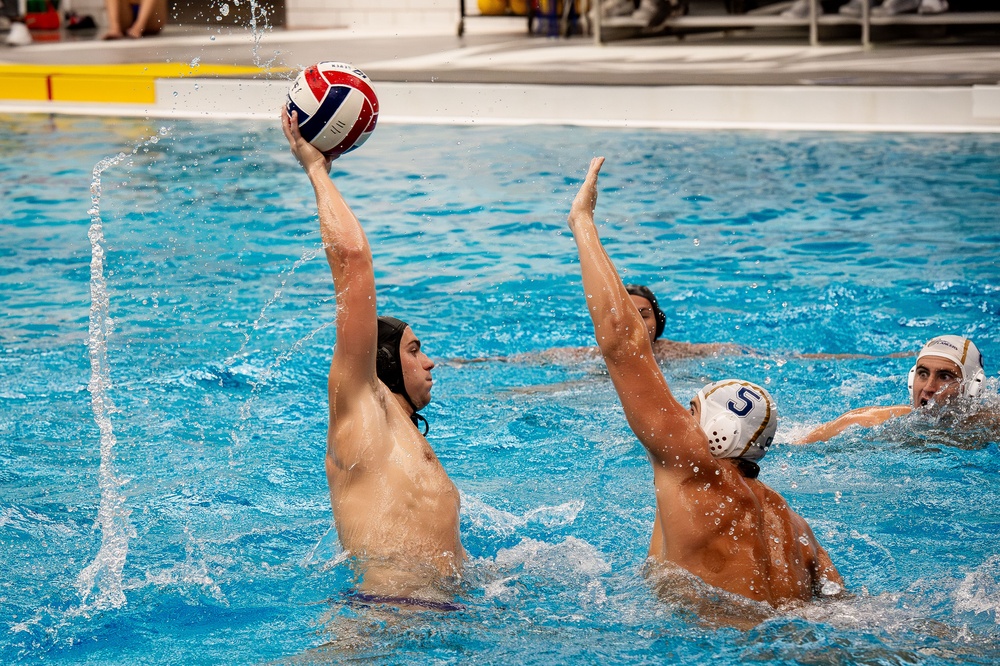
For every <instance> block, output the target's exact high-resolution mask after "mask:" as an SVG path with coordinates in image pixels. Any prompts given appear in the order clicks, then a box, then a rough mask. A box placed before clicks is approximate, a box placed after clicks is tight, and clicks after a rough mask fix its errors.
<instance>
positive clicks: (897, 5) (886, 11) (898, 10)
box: [872, 0, 920, 16]
mask: <svg viewBox="0 0 1000 666" xmlns="http://www.w3.org/2000/svg"><path fill="white" fill-rule="evenodd" d="M919 6H920V0H885V2H883V3H882V4H881V5H880V6H878V7H876V8H875V9H873V10H872V16H895V15H896V14H909V13H910V12H915V11H917V8H918V7H919Z"/></svg>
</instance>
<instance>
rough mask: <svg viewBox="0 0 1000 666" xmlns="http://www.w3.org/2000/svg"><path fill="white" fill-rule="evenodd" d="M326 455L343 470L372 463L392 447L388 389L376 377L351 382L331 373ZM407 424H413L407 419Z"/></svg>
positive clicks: (349, 378) (348, 378)
mask: <svg viewBox="0 0 1000 666" xmlns="http://www.w3.org/2000/svg"><path fill="white" fill-rule="evenodd" d="M329 392H330V398H329V399H330V422H329V429H328V432H327V457H328V458H330V459H331V462H333V463H334V464H336V466H337V467H339V468H341V469H353V468H356V467H357V466H358V465H363V464H366V463H373V462H375V461H376V460H378V459H379V458H381V457H383V456H384V455H385V453H386V452H387V451H388V450H389V448H391V441H392V433H391V428H390V423H389V410H390V408H391V407H392V406H393V405H392V404H391V402H390V401H391V397H390V394H389V390H388V389H387V388H385V386H384V385H382V383H381V382H379V381H378V380H377V379H375V380H374V381H369V382H365V381H353V382H352V381H351V377H349V376H348V377H345V376H344V375H343V374H340V373H336V372H334V371H331V372H330V380H329ZM407 425H410V424H409V422H408V421H407Z"/></svg>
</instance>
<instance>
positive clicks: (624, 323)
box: [569, 158, 843, 606]
mask: <svg viewBox="0 0 1000 666" xmlns="http://www.w3.org/2000/svg"><path fill="white" fill-rule="evenodd" d="M603 162H604V159H603V158H595V159H594V160H593V161H592V162H591V164H590V170H589V172H588V173H587V177H586V180H585V181H584V183H583V185H582V186H581V188H580V191H579V193H578V194H577V195H576V198H575V199H574V201H573V205H572V207H571V209H570V214H569V227H570V229H571V230H572V232H573V238H574V240H575V241H576V245H577V249H578V251H579V254H580V268H581V271H582V273H583V287H584V291H585V292H586V297H587V298H586V300H587V306H588V308H589V310H590V316H591V319H592V320H593V322H594V333H595V335H596V337H597V342H598V344H599V345H600V348H601V353H602V355H603V356H604V360H605V363H606V365H607V367H608V373H609V374H610V375H611V379H612V381H613V382H614V385H615V390H616V391H617V392H618V397H619V399H620V400H621V403H622V407H623V408H624V410H625V417H626V418H627V419H628V423H629V426H630V427H631V428H632V431H633V432H634V433H635V435H636V437H638V438H639V441H640V442H641V443H642V445H643V446H644V447H645V449H646V452H647V453H648V454H649V459H650V462H651V463H652V467H653V486H654V489H655V498H656V517H655V519H654V521H653V533H652V538H651V539H650V544H649V561H650V564H652V565H653V566H652V567H650V569H649V571H650V573H654V572H658V571H669V569H670V567H671V565H672V566H677V567H681V568H683V569H685V570H687V571H688V572H690V573H692V574H694V575H695V576H698V577H699V578H701V579H702V580H703V581H705V582H706V583H708V584H710V585H714V586H715V587H718V588H721V589H723V590H726V591H728V592H731V593H734V594H739V595H742V596H744V597H748V598H750V599H753V600H756V601H761V602H766V603H768V604H770V605H772V606H779V605H782V604H785V603H788V602H792V601H805V600H808V599H811V598H813V597H814V596H816V595H827V594H835V593H837V592H839V591H841V590H842V589H843V588H842V584H843V581H842V580H841V578H840V574H839V573H837V569H836V567H834V565H833V563H832V562H831V560H830V556H829V555H827V553H826V551H825V550H823V548H822V546H820V544H819V543H818V542H817V540H816V537H815V536H814V535H813V533H812V530H811V529H809V525H808V524H807V523H806V521H805V520H804V519H803V518H802V517H801V516H799V515H798V514H796V513H795V512H794V511H792V510H791V508H789V506H788V504H787V503H786V502H785V500H784V499H783V498H782V497H781V495H779V494H778V493H777V492H775V491H774V490H772V489H771V488H769V487H768V486H766V485H765V484H764V483H763V482H761V481H760V480H759V479H758V478H757V473H758V472H759V468H758V467H757V461H759V460H760V459H761V458H762V457H763V456H764V454H765V453H766V451H767V448H768V447H769V446H770V444H771V441H772V440H773V438H774V432H775V429H776V428H777V409H776V406H775V403H774V401H773V400H772V399H771V396H770V395H768V393H767V391H765V390H764V389H763V388H761V387H760V386H757V385H755V384H751V383H750V382H744V381H739V380H725V381H722V382H715V383H713V384H709V385H708V386H706V387H705V388H703V389H702V390H701V391H699V393H698V395H697V396H696V397H695V399H694V400H692V401H691V406H690V411H688V410H687V409H685V408H684V406H682V405H681V404H680V403H679V402H678V401H677V400H676V398H674V396H673V394H672V393H671V392H670V387H669V386H667V381H666V379H665V378H664V377H663V373H662V372H661V371H660V368H659V366H658V364H657V362H656V358H655V357H654V355H653V353H652V350H653V346H652V341H651V340H650V337H651V336H650V335H649V333H648V331H647V329H646V326H645V324H644V323H643V319H642V316H641V314H640V312H639V309H638V307H637V306H636V304H635V303H634V302H633V301H632V300H631V298H630V294H629V292H628V291H627V290H626V287H625V285H624V284H622V281H621V278H620V277H619V275H618V271H617V269H616V268H615V266H614V264H613V263H612V262H611V259H610V257H608V255H607V252H605V250H604V247H603V246H602V245H601V239H600V236H599V235H598V233H597V227H596V225H595V224H594V207H595V204H596V203H597V175H598V173H599V171H600V168H601V165H602V164H603Z"/></svg>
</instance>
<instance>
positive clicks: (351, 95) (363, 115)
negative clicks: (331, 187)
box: [286, 62, 378, 158]
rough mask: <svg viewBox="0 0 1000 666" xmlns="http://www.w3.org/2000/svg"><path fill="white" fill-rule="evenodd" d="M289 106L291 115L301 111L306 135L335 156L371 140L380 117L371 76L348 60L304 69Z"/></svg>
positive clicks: (323, 150) (295, 84) (305, 136)
mask: <svg viewBox="0 0 1000 666" xmlns="http://www.w3.org/2000/svg"><path fill="white" fill-rule="evenodd" d="M286 107H287V108H288V113H289V115H291V113H292V111H297V112H298V116H299V131H300V132H301V133H302V138H304V139H305V140H306V141H308V142H309V143H311V144H312V145H314V146H315V147H316V148H317V149H318V150H319V151H320V152H322V153H323V154H324V155H326V156H327V157H333V158H336V157H339V156H341V155H343V154H344V153H347V152H350V151H352V150H354V149H355V148H357V147H358V146H360V145H361V144H363V143H364V142H365V141H367V140H368V137H369V136H371V133H372V132H373V131H374V130H375V123H376V121H377V120H378V98H377V97H376V96H375V91H374V90H373V89H372V85H371V80H370V79H369V78H368V77H367V76H365V73H364V72H362V71H361V70H360V69H358V68H356V67H354V66H352V65H348V64H347V63H344V62H321V63H319V64H316V65H313V66H311V67H307V68H306V69H304V70H303V71H302V73H301V74H299V76H298V78H297V79H295V83H293V84H292V87H291V89H289V91H288V101H287V103H286Z"/></svg>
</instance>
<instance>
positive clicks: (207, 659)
mask: <svg viewBox="0 0 1000 666" xmlns="http://www.w3.org/2000/svg"><path fill="white" fill-rule="evenodd" d="M0 125H2V131H0V174H2V178H0V187H2V188H3V190H4V191H3V200H4V201H5V202H6V207H5V210H4V213H3V229H4V233H5V240H4V243H3V245H2V249H0V253H2V255H3V262H2V264H0V265H2V270H0V281H2V288H0V306H2V309H3V312H4V318H3V325H2V327H0V331H2V341H3V354H2V355H0V359H2V364H3V365H2V370H0V479H2V485H0V489H2V490H0V492H2V495H0V549H2V552H4V553H5V566H4V567H3V569H2V573H0V599H2V604H0V618H2V622H3V626H4V627H6V628H7V629H8V631H7V632H6V633H5V636H4V638H3V639H2V643H0V645H2V647H0V660H2V661H4V662H5V663H33V662H37V661H43V660H44V661H54V662H60V663H87V664H106V663H131V662H136V661H141V662H144V663H179V662H184V663H257V662H266V661H271V660H278V661H285V660H289V661H291V660H295V659H301V660H302V661H327V660H329V661H335V662H336V661H343V660H344V659H345V656H344V653H343V652H338V650H341V651H344V650H348V652H347V655H348V656H349V657H351V658H355V659H358V660H360V661H374V662H378V663H407V662H421V663H426V662H434V663H468V662H476V663H529V664H535V663H537V664H545V663H578V662H579V663H650V662H682V663H705V662H708V661H709V660H711V661H712V662H713V663H720V664H730V663H745V662H767V663H789V664H791V663H871V664H876V663H877V664H897V663H907V664H910V663H928V664H944V663H955V662H961V663H970V664H987V663H995V662H996V661H997V660H998V659H1000V648H998V639H1000V617H998V607H1000V601H998V599H1000V549H998V548H997V541H996V535H997V533H998V531H1000V508H998V507H1000V501H998V500H1000V497H998V495H1000V480H998V475H997V471H998V462H1000V450H998V446H997V442H992V443H990V444H988V445H979V446H973V447H969V446H963V445H962V444H963V443H962V442H960V441H958V442H956V441H954V440H953V439H951V438H950V436H949V435H948V434H947V433H942V432H939V431H938V430H935V429H934V428H932V427H928V426H926V425H925V424H920V423H917V422H903V423H897V424H895V425H893V426H892V427H886V428H883V429H880V430H876V431H871V432H850V433H847V434H845V435H844V436H843V437H841V438H839V439H837V440H835V441H833V442H832V443H829V444H827V445H817V446H812V447H803V448H798V447H793V446H790V445H788V444H787V442H789V441H790V440H792V439H794V438H795V437H796V436H798V435H801V434H803V433H804V432H805V431H806V430H807V429H808V428H809V427H810V426H812V425H815V424H816V423H818V422H820V421H823V420H826V419H829V418H832V417H834V416H836V415H838V414H839V413H841V412H842V411H845V410H846V409H848V408H852V407H857V406H861V405H866V404H874V403H882V404H889V403H891V402H901V401H904V400H905V388H904V387H905V375H906V371H907V370H908V368H909V360H908V359H888V358H875V359H855V360H806V359H801V358H795V357H794V356H793V354H794V353H795V352H863V353H866V354H871V355H873V356H884V355H886V354H889V353H892V352H895V351H899V350H916V349H917V348H918V347H919V346H920V344H921V343H922V342H923V341H925V340H926V339H928V338H930V337H931V336H932V335H935V334H938V333H942V332H955V333H960V334H965V335H968V336H970V337H972V338H974V339H975V340H976V341H977V343H978V344H979V346H980V348H981V349H982V350H983V353H984V355H985V358H986V362H987V372H988V374H989V375H990V377H991V380H990V382H991V389H992V390H994V391H995V390H996V377H997V366H996V365H995V363H996V360H995V359H996V358H998V350H1000V333H998V331H1000V326H998V323H1000V307H998V299H997V294H998V290H1000V267H998V264H997V248H998V245H1000V234H998V231H997V212H996V211H997V210H998V203H1000V159H998V155H1000V137H994V136H981V135H948V136H933V135H922V136H907V135H892V134H886V135H868V134H865V135H861V134H859V135H833V134H791V135H790V134H780V135H779V134H761V133H740V132H709V133H695V132H690V133H671V132H650V131H643V132H637V131H628V130H587V129H579V128H558V127H546V128H532V127H524V128H517V129H510V128H504V129H497V128H477V127H457V128H456V127H419V126H390V125H386V126H383V127H380V128H379V131H378V132H376V134H375V135H374V136H373V137H372V139H371V141H369V143H367V144H366V145H365V146H364V148H363V149H362V150H360V151H358V152H357V153H355V154H352V155H351V156H349V157H347V158H344V159H343V160H342V162H340V163H335V167H336V168H335V180H336V181H337V182H338V184H339V185H340V187H341V188H342V190H343V191H344V192H345V194H346V196H347V198H348V199H349V201H350V202H351V204H352V205H353V206H354V208H355V210H356V212H357V213H358V215H359V217H360V219H361V220H362V222H363V223H364V224H365V226H366V229H367V231H368V234H369V237H370V239H371V242H372V246H373V251H374V255H375V263H376V274H377V279H378V281H379V298H380V299H381V303H382V305H381V309H382V310H383V311H384V312H387V313H392V314H395V315H397V316H400V317H402V318H404V319H407V320H408V321H410V322H411V323H412V325H413V326H414V328H415V330H416V331H417V333H418V334H419V335H420V336H421V338H422V339H423V341H424V344H425V347H426V349H427V351H428V353H429V354H430V355H431V356H432V358H434V359H435V360H437V361H438V363H439V365H438V367H437V369H436V370H435V380H436V383H435V395H434V402H433V403H432V404H431V406H430V407H428V408H427V410H426V412H425V413H426V415H427V416H428V418H429V420H430V423H431V431H430V436H429V439H430V441H431V443H432V445H433V446H434V447H435V449H436V451H437V453H438V455H439V457H440V458H441V460H442V463H443V464H444V466H445V468H446V469H447V471H448V472H449V474H450V475H451V476H452V478H453V479H454V480H455V482H456V484H457V485H458V487H459V489H460V490H461V492H462V495H463V507H462V511H463V512H462V535H463V541H464V544H465V546H466V548H467V550H468V551H469V553H470V556H471V557H472V562H471V565H470V567H469V568H468V570H467V576H466V581H465V584H464V593H463V601H464V602H465V603H466V605H467V610H465V611H464V612H460V613H453V614H447V615H440V614H436V613H428V612H423V613H411V614H400V615H397V614H389V615H388V616H385V615H380V614H372V613H369V612H366V611H364V610H363V609H358V608H354V607H351V606H349V605H345V603H344V601H343V596H342V595H343V593H344V592H345V591H346V590H348V589H349V588H350V582H351V581H350V573H349V571H348V569H347V566H346V564H345V563H344V561H343V557H342V553H341V552H340V549H339V547H338V546H337V540H336V535H335V533H334V532H333V531H332V529H331V523H332V520H331V514H330V507H329V499H328V494H327V488H326V480H325V477H324V473H323V466H322V459H323V453H324V447H325V442H324V439H325V426H326V397H325V382H326V372H327V369H328V365H329V358H330V348H331V346H332V344H333V341H334V332H333V328H332V326H329V323H330V321H331V319H332V315H333V310H334V304H333V301H332V288H331V283H330V277H329V271H328V268H327V267H326V264H325V261H324V259H323V257H322V255H321V254H320V253H318V244H319V236H318V233H317V223H316V221H315V209H314V203H313V199H312V195H311V192H310V190H309V187H308V183H307V182H306V180H305V178H304V177H303V175H302V174H301V173H300V171H299V170H298V168H297V167H296V166H295V164H294V162H293V159H292V157H291V156H290V155H289V154H288V152H287V148H286V146H285V145H284V140H283V138H282V137H281V134H280V131H279V130H278V128H277V125H276V124H275V125H270V124H267V125H265V124H259V123H251V122H228V123H213V124H197V123H189V122H171V123H169V124H166V123H144V122H141V121H121V120H104V119H92V118H65V117H40V116H22V117H3V118H0ZM151 138H155V141H151ZM119 151H123V152H124V153H126V154H125V156H124V157H123V158H121V160H120V161H119V162H118V163H117V164H113V165H109V166H108V167H107V168H106V169H105V170H104V171H103V173H102V174H101V179H100V185H101V190H100V192H101V196H100V198H99V199H98V201H97V204H98V205H97V207H96V208H94V207H92V204H91V178H92V171H93V169H94V166H95V165H96V164H98V163H99V162H100V161H101V160H103V159H105V158H108V157H109V156H114V155H116V154H117V153H119ZM593 154H604V155H606V156H607V157H608V162H607V164H606V166H605V169H604V172H603V173H602V186H603V189H602V192H601V198H600V201H599V203H598V217H599V219H605V218H606V219H607V220H608V221H607V223H606V224H605V225H604V227H603V236H604V238H605V242H606V246H607V248H608V250H609V252H610V253H611V255H612V257H613V258H614V260H615V261H616V263H617V265H618V267H619V268H620V269H621V270H623V271H624V272H625V274H626V277H627V279H628V280H630V281H637V282H646V283H648V284H650V286H651V287H652V288H653V290H654V291H655V292H656V293H657V295H658V296H659V298H660V301H661V304H662V305H663V306H664V309H665V310H667V312H668V321H667V328H666V333H665V334H666V335H667V336H668V337H671V338H674V339H680V340H691V341H736V342H740V343H743V344H746V345H749V346H751V347H753V348H754V349H756V350H758V352H759V354H758V355H755V356H738V357H723V358H718V359H696V360H689V361H681V362H675V363H671V364H669V365H666V366H665V368H664V369H665V372H666V374H667V377H668V380H670V382H671V385H672V386H673V387H674V388H675V390H676V392H677V394H678V396H679V397H680V398H682V399H688V398H690V396H691V395H693V394H694V392H695V391H696V389H697V388H698V387H700V386H701V385H702V384H703V383H704V382H706V381H707V380H709V379H715V378H721V377H724V376H732V375H740V376H745V377H746V378H747V379H751V380H753V381H757V382H760V383H762V384H764V385H765V386H767V387H768V388H769V389H770V390H771V391H772V393H773V395H774V396H775V398H776V400H777V401H778V403H779V408H780V410H781V414H782V419H783V420H782V423H781V425H780V426H779V431H778V437H777V441H778V444H777V446H776V447H775V448H774V449H773V450H772V452H771V453H770V455H769V456H768V458H767V459H765V461H764V463H763V465H762V467H763V471H762V479H763V480H764V481H765V482H766V483H768V484H770V485H771V486H772V487H774V488H776V489H777V490H778V491H779V492H781V493H782V494H783V495H784V496H785V497H786V499H787V500H788V501H789V503H790V505H791V506H792V507H793V508H794V509H796V510H797V511H798V512H800V513H801V514H802V515H803V516H805V517H806V518H807V520H809V522H810V523H811V525H812V526H813V529H814V530H815V532H816V534H817V537H818V538H819V540H820V541H821V542H822V543H823V544H824V546H825V547H826V548H827V549H828V550H829V551H830V553H831V556H832V557H833V560H834V562H835V563H836V564H837V565H838V567H839V568H840V571H841V573H842V574H843V575H844V578H845V580H846V582H847V586H848V588H849V590H850V591H851V592H852V593H853V595H854V596H853V598H850V599H847V600H842V601H833V602H826V603H822V604H816V605H812V606H809V607H806V608H802V609H799V610H797V611H793V612H789V613H783V614H774V615H772V616H770V617H768V618H767V619H766V621H764V622H763V623H762V624H760V625H759V626H757V627H756V628H754V629H752V630H750V631H741V630H738V629H735V628H731V627H728V626H724V625H723V626H715V625H712V624H711V623H706V622H699V621H698V620H697V618H696V617H695V615H694V613H693V610H692V608H691V607H690V606H689V605H686V604H685V603H684V602H683V601H679V600H678V601H676V602H661V601H659V600H657V599H656V598H655V597H654V596H653V594H652V593H651V592H650V589H649V586H648V585H647V584H646V582H645V581H644V580H643V578H642V576H641V574H640V569H641V566H642V562H643V558H644V556H645V553H646V547H647V545H648V538H649V530H650V524H651V520H652V516H653V509H652V493H651V475H650V471H649V469H648V463H647V462H646V459H645V456H644V454H643V452H642V450H641V447H640V446H639V445H638V443H637V442H636V441H635V439H634V437H633V436H632V435H631V433H630V432H629V430H628V428H627V425H626V424H625V422H624V419H623V418H622V414H621V410H620V407H619V406H618V404H617V400H616V398H615V394H614V391H613V389H612V387H611V386H610V383H609V382H608V381H607V379H606V377H605V376H604V375H603V374H602V373H601V371H600V366H599V364H597V363H585V364H582V365H575V366H568V365H565V364H559V363H530V362H528V363H505V362H499V361H488V362H483V363H459V362H449V361H448V359H455V358H462V359H468V358H478V357H487V358H488V357H496V356H502V355H508V354H512V353H516V352H532V351H540V350H543V349H547V348H550V347H554V346H578V345H588V344H591V342H592V330H591V328H590V321H589V318H588V316H587V313H586V310H585V307H584V303H583V297H582V289H581V287H580V278H579V269H578V266H577V263H576V260H575V252H574V248H573V245H572V242H571V240H570V237H569V235H568V232H567V230H566V229H565V222H564V220H565V216H566V212H567V210H568V205H569V201H570V200H571V198H572V195H573V194H574V193H575V191H576V189H577V185H578V182H579V178H581V177H582V175H583V173H584V170H585V168H586V164H587V161H588V160H589V158H590V156H591V155H593ZM88 211H93V212H92V213H91V212H88ZM92 216H93V217H94V218H95V219H99V220H100V221H101V222H102V223H103V235H104V245H105V246H106V255H105V256H104V257H103V275H104V278H105V280H106V282H107V293H108V297H109V313H110V317H111V319H112V321H113V327H112V329H111V334H110V336H109V337H108V342H107V361H108V371H109V376H110V379H111V384H110V385H109V386H98V387H96V388H97V389H98V390H99V391H103V392H104V394H106V395H107V397H108V398H109V399H110V400H111V401H112V402H113V404H114V408H113V409H112V410H110V413H109V417H110V421H109V423H110V426H111V428H112V430H113V437H114V441H113V442H111V441H110V440H108V439H107V437H106V435H107V433H105V440H104V443H105V445H106V446H105V456H104V462H105V468H104V469H105V473H106V474H105V476H103V477H102V475H101V471H100V464H101V461H102V456H101V444H102V433H101V431H100V430H99V428H98V426H97V424H96V423H95V417H94V411H93V410H92V407H91V395H90V393H89V392H88V382H90V381H91V366H90V359H89V356H88V348H87V342H88V322H89V320H90V305H91V303H90V288H91V283H90V265H91V245H90V241H89V240H88V230H90V229H91V217H92ZM109 444H110V446H109ZM102 483H103V485H102ZM116 499H117V500H119V501H118V502H117V503H116V502H115V501H114V500H116ZM102 500H103V502H104V507H105V510H106V512H107V513H106V514H105V516H104V517H105V518H106V520H105V521H104V522H103V523H101V524H97V520H98V511H99V507H100V506H102ZM102 539H103V542H104V543H105V544H108V545H107V547H106V548H105V550H101V546H102ZM748 612H749V611H748ZM331 642H333V643H336V647H324V645H327V644H328V643H331ZM347 644H349V645H347Z"/></svg>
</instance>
